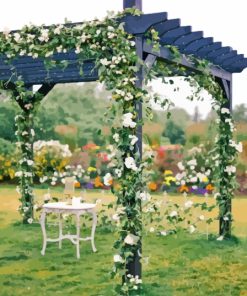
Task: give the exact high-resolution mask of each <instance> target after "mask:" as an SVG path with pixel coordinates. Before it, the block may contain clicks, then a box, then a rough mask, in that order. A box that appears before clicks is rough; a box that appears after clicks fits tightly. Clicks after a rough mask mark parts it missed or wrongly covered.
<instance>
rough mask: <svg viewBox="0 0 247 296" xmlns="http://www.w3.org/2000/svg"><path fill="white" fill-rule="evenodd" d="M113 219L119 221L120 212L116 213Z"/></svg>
mask: <svg viewBox="0 0 247 296" xmlns="http://www.w3.org/2000/svg"><path fill="white" fill-rule="evenodd" d="M112 220H113V221H117V222H118V221H119V220H120V217H119V215H118V214H114V215H112Z"/></svg>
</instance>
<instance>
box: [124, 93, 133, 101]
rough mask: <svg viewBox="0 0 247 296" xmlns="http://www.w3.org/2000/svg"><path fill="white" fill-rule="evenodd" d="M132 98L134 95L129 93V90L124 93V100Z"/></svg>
mask: <svg viewBox="0 0 247 296" xmlns="http://www.w3.org/2000/svg"><path fill="white" fill-rule="evenodd" d="M133 99H134V96H133V95H132V94H131V93H130V92H128V93H127V94H126V96H125V97H124V100H125V101H131V100H133Z"/></svg>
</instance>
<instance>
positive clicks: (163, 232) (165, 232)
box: [160, 230, 168, 236]
mask: <svg viewBox="0 0 247 296" xmlns="http://www.w3.org/2000/svg"><path fill="white" fill-rule="evenodd" d="M160 235H162V236H167V235H168V233H167V231H165V230H163V231H161V232H160Z"/></svg>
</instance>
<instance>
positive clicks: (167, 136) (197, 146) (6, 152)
mask: <svg viewBox="0 0 247 296" xmlns="http://www.w3.org/2000/svg"><path fill="white" fill-rule="evenodd" d="M108 101H109V93H107V92H106V91H105V90H104V88H103V87H102V85H100V84H95V83H89V84H81V85H75V84H74V85H73V84H72V85H63V86H61V85H60V86H56V87H55V89H54V90H53V91H52V92H51V93H50V94H49V95H48V96H47V97H46V98H45V99H44V100H43V101H42V102H41V104H40V107H39V108H38V111H37V114H35V117H34V123H33V129H34V131H35V143H34V159H35V177H34V181H35V183H36V185H42V188H48V187H52V186H56V185H59V184H60V185H61V184H62V183H63V182H64V177H65V176H67V175H74V176H75V177H76V179H77V181H78V183H77V184H76V186H77V187H80V188H82V189H109V187H110V186H107V185H105V184H104V180H103V178H104V176H105V175H106V173H107V172H109V171H110V169H111V159H112V157H113V154H114V151H113V146H112V145H111V144H112V141H113V139H111V138H110V127H109V126H108V124H107V122H103V114H104V113H105V112H106V106H107V105H108ZM17 111H18V106H17V105H15V104H14V103H13V102H12V101H10V100H9V99H8V94H6V93H5V94H2V95H1V97H0V182H1V185H2V186H3V185H4V184H6V183H7V184H15V183H16V184H17V178H16V177H17V176H18V171H19V159H20V151H19V149H18V145H16V141H17V139H16V134H15V120H14V118H15V116H16V114H17ZM233 117H234V120H235V122H236V128H237V129H236V132H235V139H236V142H242V146H239V147H238V150H239V152H241V153H240V156H239V160H238V165H237V181H238V184H239V186H238V191H237V194H239V195H243V196H244V195H245V194H246V190H247V184H246V171H247V107H246V106H245V105H244V104H241V105H237V106H236V107H235V108H234V110H233ZM215 121H216V115H215V113H214V111H212V112H210V113H209V114H208V115H207V116H206V117H205V116H204V118H203V119H202V115H201V114H200V110H199V108H198V107H195V109H194V114H193V115H189V114H188V113H187V111H186V110H184V109H182V108H173V109H172V111H171V118H170V119H167V118H166V116H165V113H164V112H163V111H158V110H157V111H154V116H153V120H152V121H151V122H150V121H147V120H146V123H145V125H144V137H143V138H144V153H146V154H148V153H149V154H152V155H153V157H154V165H153V166H152V171H151V181H150V183H149V184H148V186H149V189H150V190H151V191H153V192H164V191H165V192H173V193H178V192H182V193H183V192H187V193H196V194H205V193H208V194H210V193H211V192H212V190H213V188H214V184H213V181H212V179H211V170H210V168H209V167H207V164H205V160H206V159H207V157H209V155H208V151H209V150H210V149H211V148H212V147H213V146H214V139H215V135H216V132H215ZM115 140H116V139H115ZM133 141H134V139H133ZM144 156H145V155H144ZM184 172H186V173H188V174H189V173H191V175H193V177H194V179H193V178H190V180H188V178H185V176H186V175H185V173H184ZM108 185H110V184H108Z"/></svg>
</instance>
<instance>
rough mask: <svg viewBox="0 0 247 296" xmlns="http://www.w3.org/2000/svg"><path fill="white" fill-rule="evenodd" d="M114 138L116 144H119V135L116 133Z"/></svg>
mask: <svg viewBox="0 0 247 296" xmlns="http://www.w3.org/2000/svg"><path fill="white" fill-rule="evenodd" d="M112 137H113V139H114V141H115V142H116V143H118V142H119V134H117V133H115V134H114V135H113V136H112Z"/></svg>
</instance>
